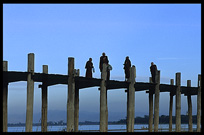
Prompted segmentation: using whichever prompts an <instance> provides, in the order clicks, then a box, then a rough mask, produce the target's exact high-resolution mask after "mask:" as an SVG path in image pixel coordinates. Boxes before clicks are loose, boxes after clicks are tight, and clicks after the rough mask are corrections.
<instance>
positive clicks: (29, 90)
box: [25, 53, 34, 132]
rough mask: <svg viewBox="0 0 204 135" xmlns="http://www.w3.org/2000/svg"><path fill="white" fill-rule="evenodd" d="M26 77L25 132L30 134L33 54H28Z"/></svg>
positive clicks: (31, 123) (31, 124) (31, 122)
mask: <svg viewBox="0 0 204 135" xmlns="http://www.w3.org/2000/svg"><path fill="white" fill-rule="evenodd" d="M28 72H29V73H28V76H27V106H26V130H25V131H26V132H32V126H33V98H34V80H33V79H32V78H31V76H32V75H33V74H34V53H30V54H28Z"/></svg>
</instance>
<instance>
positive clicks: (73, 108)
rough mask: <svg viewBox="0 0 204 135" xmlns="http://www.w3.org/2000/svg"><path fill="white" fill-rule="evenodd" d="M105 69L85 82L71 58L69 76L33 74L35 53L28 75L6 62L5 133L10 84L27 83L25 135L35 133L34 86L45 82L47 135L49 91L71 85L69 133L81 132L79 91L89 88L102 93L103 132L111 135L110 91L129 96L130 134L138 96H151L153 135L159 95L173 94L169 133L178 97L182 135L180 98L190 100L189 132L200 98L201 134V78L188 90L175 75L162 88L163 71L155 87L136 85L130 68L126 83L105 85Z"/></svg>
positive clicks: (178, 126) (44, 127)
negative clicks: (141, 93)
mask: <svg viewBox="0 0 204 135" xmlns="http://www.w3.org/2000/svg"><path fill="white" fill-rule="evenodd" d="M106 67H107V66H106V65H105V64H104V65H103V71H102V73H101V79H97V78H86V77H82V76H79V69H75V68H74V58H72V57H69V58H68V75H60V74H48V66H47V65H43V72H42V73H36V72H34V53H30V54H28V70H27V72H17V71H8V62H7V61H3V132H7V97H8V84H9V83H12V82H17V81H27V107H26V132H32V122H33V97H34V82H42V84H41V85H39V87H40V88H41V89H42V110H41V111H42V118H41V129H42V132H47V88H48V86H51V85H56V84H65V85H68V100H67V132H73V131H74V132H78V123H79V90H80V89H83V88H88V87H96V86H98V87H99V90H100V132H107V131H108V107H107V90H113V89H114V90H115V89H121V88H123V89H125V92H127V129H126V130H127V132H134V118H135V116H134V115H135V92H138V91H146V93H148V94H149V127H148V129H149V132H152V130H153V129H152V125H153V120H154V130H153V131H154V132H158V125H159V96H160V92H169V93H170V105H169V131H170V132H171V131H172V106H173V96H174V95H175V96H176V106H175V109H176V132H180V131H181V94H184V95H185V96H187V101H188V115H189V132H192V131H193V129H192V102H191V96H193V95H197V132H200V131H201V130H200V123H201V75H198V87H191V80H187V86H181V73H176V77H175V78H176V79H175V80H176V84H175V85H174V79H171V80H170V84H169V85H168V84H160V71H158V72H157V74H156V77H155V80H156V83H152V81H151V77H150V82H149V83H144V82H135V78H136V69H135V66H132V67H131V68H130V78H129V80H128V81H127V82H125V81H115V80H109V81H106V76H107V72H106V70H105V69H106ZM153 95H154V96H155V98H154V99H155V101H154V119H153Z"/></svg>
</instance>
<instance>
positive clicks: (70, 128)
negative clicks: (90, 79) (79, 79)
mask: <svg viewBox="0 0 204 135" xmlns="http://www.w3.org/2000/svg"><path fill="white" fill-rule="evenodd" d="M68 76H69V78H68V82H67V83H68V96H67V97H68V100H67V132H74V98H75V83H74V58H72V57H69V58H68Z"/></svg>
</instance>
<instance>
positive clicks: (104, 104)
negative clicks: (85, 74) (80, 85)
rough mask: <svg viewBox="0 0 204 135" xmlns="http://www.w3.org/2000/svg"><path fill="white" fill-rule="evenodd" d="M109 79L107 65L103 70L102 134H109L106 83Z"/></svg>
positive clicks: (101, 91)
mask: <svg viewBox="0 0 204 135" xmlns="http://www.w3.org/2000/svg"><path fill="white" fill-rule="evenodd" d="M106 78H107V65H106V64H103V70H102V72H101V79H102V80H101V85H100V132H107V129H108V125H107V119H108V118H107V90H106V84H105V81H106Z"/></svg>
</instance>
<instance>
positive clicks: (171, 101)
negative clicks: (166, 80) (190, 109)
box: [169, 79, 174, 132]
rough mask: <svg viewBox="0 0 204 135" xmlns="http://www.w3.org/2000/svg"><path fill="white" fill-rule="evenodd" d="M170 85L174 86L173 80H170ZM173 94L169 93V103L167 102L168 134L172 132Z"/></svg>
mask: <svg viewBox="0 0 204 135" xmlns="http://www.w3.org/2000/svg"><path fill="white" fill-rule="evenodd" d="M170 84H171V85H174V79H171V80H170ZM173 97H174V95H173V92H170V101H169V132H172V109H173Z"/></svg>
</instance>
